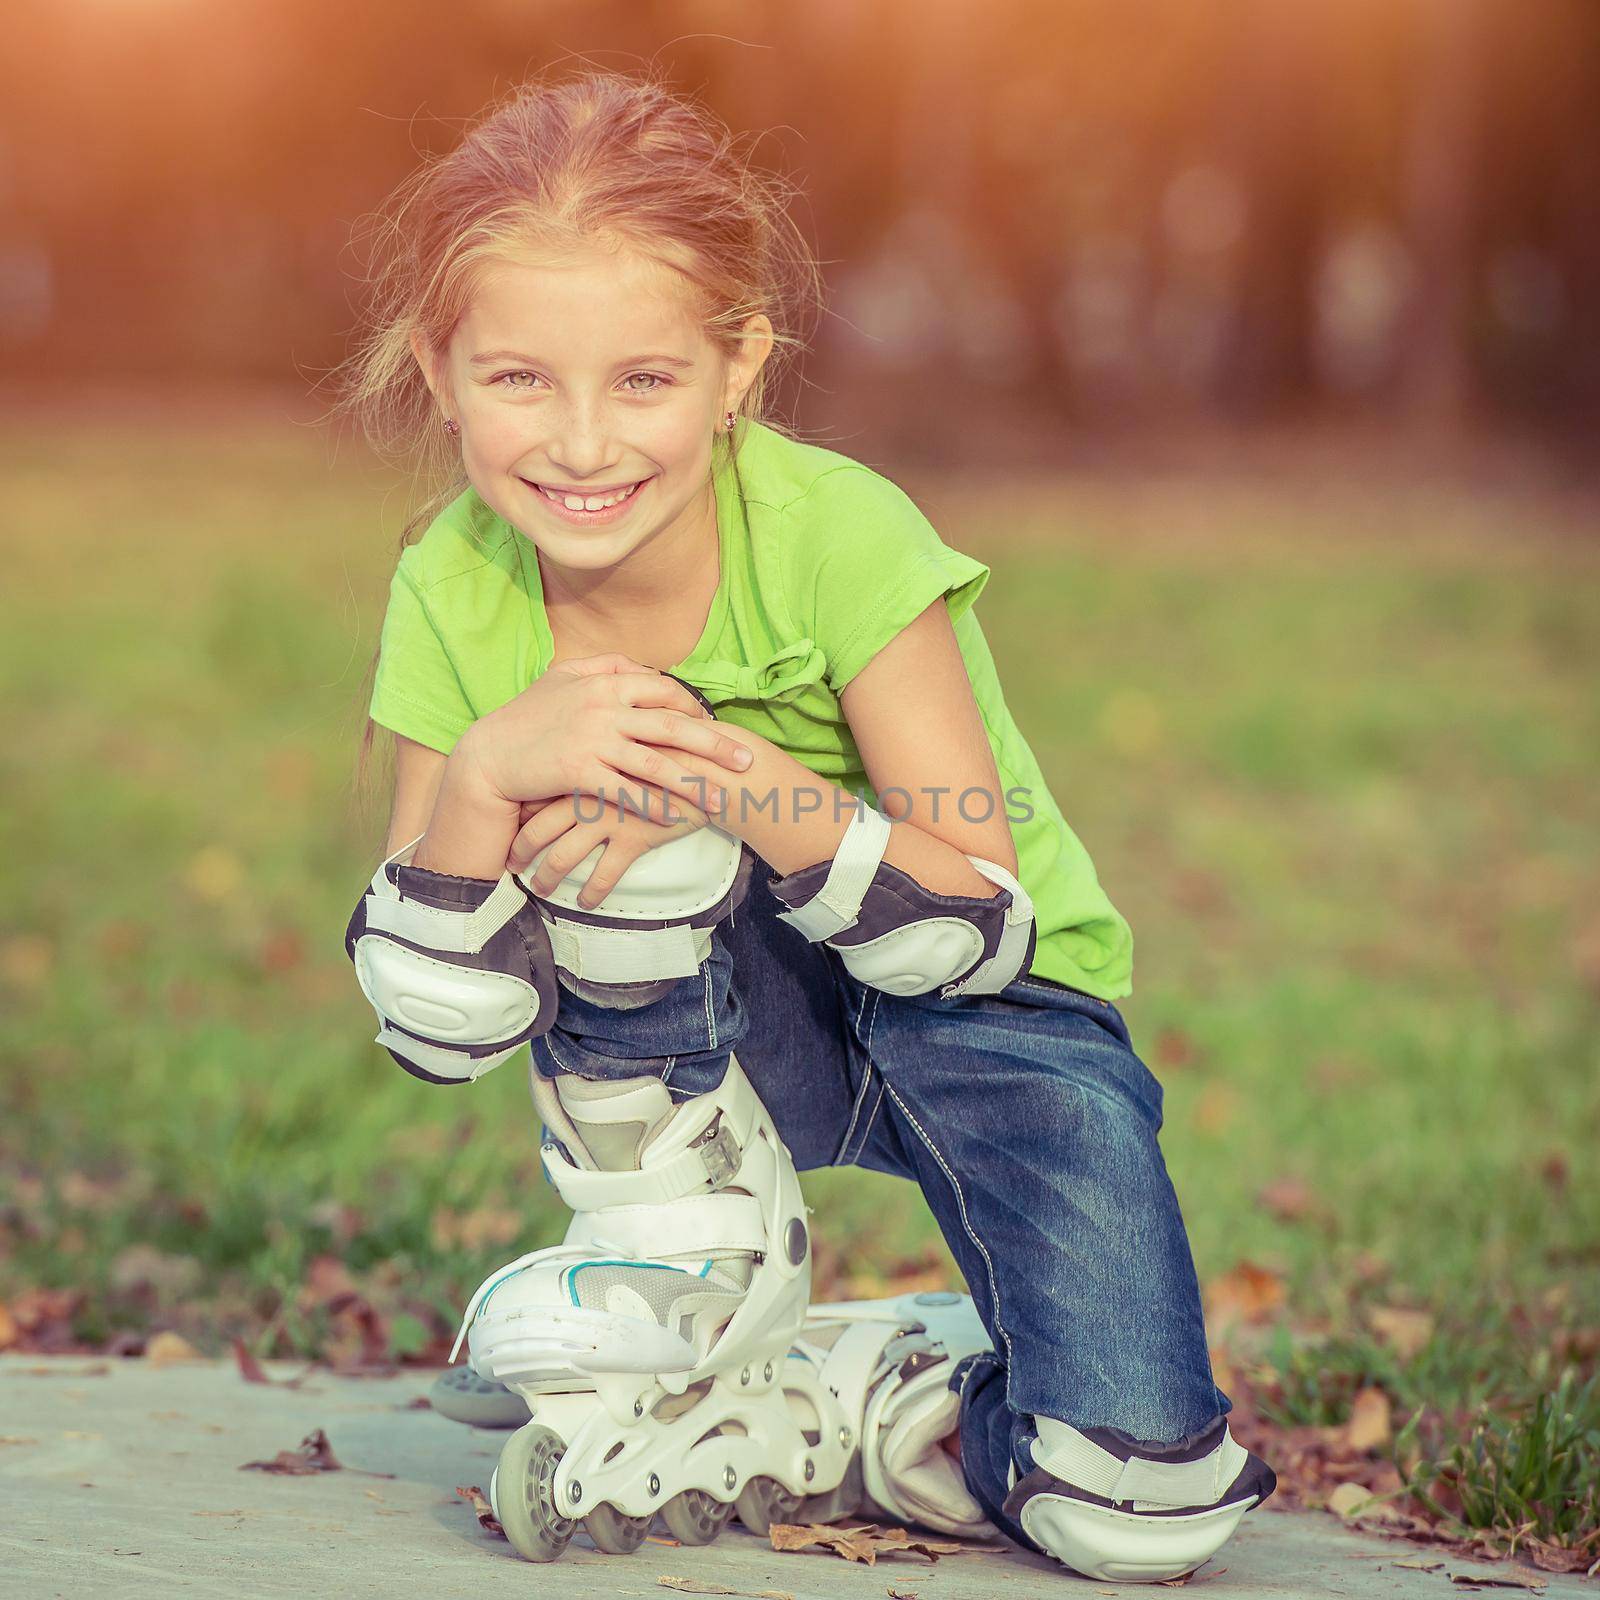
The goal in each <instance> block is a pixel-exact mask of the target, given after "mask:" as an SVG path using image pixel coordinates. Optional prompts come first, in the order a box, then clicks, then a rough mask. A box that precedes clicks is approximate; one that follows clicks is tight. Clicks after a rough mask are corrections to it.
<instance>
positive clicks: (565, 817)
mask: <svg viewBox="0 0 1600 1600" xmlns="http://www.w3.org/2000/svg"><path fill="white" fill-rule="evenodd" d="M598 807H599V802H598V801H596V800H594V799H593V797H592V796H591V797H588V798H586V799H585V801H584V804H583V807H582V810H583V815H584V817H585V818H586V819H588V820H584V821H580V820H579V818H578V809H579V807H578V803H577V801H576V800H575V799H574V798H573V797H572V796H571V795H562V796H561V797H560V798H559V799H556V800H551V801H548V802H546V803H544V804H542V805H541V804H538V803H532V804H525V805H524V806H523V808H522V812H523V826H522V829H521V831H520V832H519V833H518V834H517V837H516V838H515V839H514V840H513V841H512V844H511V849H510V851H509V852H508V854H507V856H506V866H507V867H508V868H510V869H511V871H513V872H521V871H522V869H523V868H524V867H526V866H527V865H528V863H529V862H531V861H532V860H533V859H534V857H535V856H537V855H538V854H539V852H540V851H541V850H544V849H545V848H546V846H549V851H548V853H547V854H546V856H545V858H544V860H543V861H541V862H540V863H539V870H538V872H537V873H535V874H534V876H533V877H531V878H529V879H528V880H527V883H528V887H529V888H530V889H532V890H533V892H534V893H535V894H539V895H548V894H549V893H550V891H551V890H552V889H554V888H555V886H556V885H557V884H558V883H560V882H561V880H562V879H563V878H565V877H566V876H567V874H568V873H569V872H571V871H572V869H573V868H574V867H576V866H577V865H578V864H579V863H580V862H581V861H582V860H583V859H584V858H585V857H586V856H587V855H589V854H590V852H591V851H593V850H594V849H595V847H596V846H597V845H600V844H606V846H607V848H606V852H605V854H604V855H603V856H601V857H600V860H599V861H598V862H597V863H596V864H595V866H594V868H593V869H592V870H591V871H590V873H589V876H588V878H587V880H586V881H585V883H584V886H583V888H582V890H581V891H580V892H579V894H578V904H579V905H580V906H582V907H583V908H584V910H586V911H592V910H593V909H594V908H595V907H596V906H597V905H599V904H600V903H601V901H603V900H604V899H605V897H606V896H607V895H608V894H610V893H611V891H612V890H613V889H614V888H616V886H617V880H618V879H619V878H621V876H622V875H623V873H625V872H626V871H627V870H628V868H629V867H631V866H632V865H633V864H634V862H635V861H637V860H638V859H639V857H640V856H642V855H643V854H644V853H645V852H646V851H647V850H654V849H656V848H658V847H659V846H661V845H664V844H667V843H668V842H670V841H671V840H673V839H678V838H681V837H682V836H683V835H684V834H688V833H693V832H694V831H695V830H696V829H697V828H703V827H704V826H705V825H706V815H705V813H704V812H703V811H700V810H698V809H697V808H696V807H694V806H690V805H685V804H684V803H683V802H682V801H674V802H673V809H674V810H675V811H676V812H677V814H678V818H679V820H678V821H676V822H673V823H658V822H651V821H648V820H647V819H645V818H643V817H639V816H635V815H633V814H632V813H628V814H626V815H624V814H623V812H622V810H621V808H620V807H618V806H616V805H613V804H612V803H611V802H610V801H609V800H608V801H606V802H605V815H604V816H602V817H596V816H595V815H594V813H595V811H596V810H597V809H598Z"/></svg>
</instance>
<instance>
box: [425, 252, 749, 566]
mask: <svg viewBox="0 0 1600 1600" xmlns="http://www.w3.org/2000/svg"><path fill="white" fill-rule="evenodd" d="M746 328H747V330H749V331H750V332H751V333H752V334H753V335H755V336H754V337H750V338H747V339H746V340H745V341H744V345H743V352H744V353H743V354H742V355H741V358H740V359H739V360H738V361H737V362H730V361H728V360H726V359H724V357H723V356H722V355H721V353H720V352H719V351H718V349H717V348H716V346H714V345H713V344H712V343H711V341H710V340H709V339H708V338H707V337H706V336H705V333H704V332H703V330H702V329H701V328H700V326H699V324H698V323H697V322H696V320H695V318H694V316H693V314H692V312H691V310H690V308H689V305H688V303H687V300H686V297H685V296H684V294H683V292H682V291H681V289H680V288H679V287H678V286H677V285H676V283H675V282H674V280H673V279H672V278H671V276H670V274H668V273H667V271H666V270H665V269H664V268H661V267H658V266H657V265H655V264H654V263H652V262H649V261H646V260H645V259H644V258H642V257H639V256H636V255H633V254H631V253H629V252H626V251H621V252H618V253H615V254H610V253H599V252H596V253H594V254H591V255H585V256H583V257H581V258H574V259H572V260H571V261H570V262H568V263H563V264H562V265H560V266H536V265H533V264H531V263H517V264H509V263H505V264H500V265H497V266H495V267H493V268H492V269H486V270H485V272H484V273H483V274H482V276H481V278H480V280H479V283H478V286H477V292H476V294H475V296H474V299H473V303H472V307H471V309H470V311H469V312H468V314H467V315H466V316H465V317H463V318H462V320H461V322H460V324H459V325H458V326H457V328H456V331H455V335H454V337H453V339H452V340H451V344H450V350H449V353H448V356H447V358H446V360H445V362H444V363H443V364H442V366H441V368H440V369H439V370H437V371H430V367H429V363H428V361H427V360H426V359H425V350H417V359H418V362H419V363H420V364H421V365H422V369H423V371H424V373H425V374H427V375H428V379H429V384H430V387H431V388H432V389H433V392H434V394H435V395H436V396H437V397H438V399H439V402H440V405H441V406H442V407H443V409H444V414H445V415H446V416H454V417H455V418H456V419H457V420H458V421H459V423H460V425H461V435H460V442H461V456H462V464H463V466H464V467H465V469H466V472H467V476H468V478H469V479H470V480H471V482H472V485H473V487H474V488H475V489H476V490H477V492H478V493H479V495H481V496H482V498H483V499H484V501H485V502H486V503H487V504H488V505H489V506H490V508H491V509H492V510H493V511H495V512H496V513H497V514H498V515H499V516H500V517H501V518H503V519H504V520H505V521H506V522H509V523H510V524H511V525H512V526H513V527H515V528H517V529H519V530H520V531H521V532H522V533H523V534H525V535H526V536H527V537H528V538H529V539H531V540H532V541H533V542H534V543H535V544H536V545H537V546H538V547H539V549H540V551H541V552H543V553H545V554H546V555H547V556H548V557H549V558H550V559H551V560H553V561H554V562H555V563H556V564H557V565H558V566H561V567H567V568H573V569H583V570H596V569H602V568H606V567H610V566H613V565H615V564H616V563H617V562H619V561H622V560H624V559H625V558H626V557H627V556H628V555H629V554H630V553H631V552H632V551H634V550H636V549H637V548H638V547H639V546H640V545H641V544H643V543H644V542H645V541H646V540H648V539H650V538H652V537H653V536H654V535H656V534H659V533H661V532H663V531H664V530H666V529H668V528H671V527H674V526H677V525H680V524H682V523H683V522H684V521H685V520H689V521H693V520H694V519H697V518H699V517H703V516H704V515H705V514H706V513H707V510H708V508H709V507H710V505H711V496H710V478H711V444H712V439H713V437H714V436H715V433H716V430H717V429H718V428H719V427H721V426H722V422H723V419H724V417H725V415H726V413H727V412H728V411H729V410H731V409H734V408H735V407H736V406H737V405H738V402H739V399H740V397H741V396H742V395H743V394H744V392H745V390H746V389H747V388H748V387H749V385H750V383H751V382H752V381H753V379H754V378H755V375H756V372H757V371H758V370H759V368H760V366H761V363H762V361H763V360H765V358H766V355H767V352H768V351H769V350H770V349H771V344H772V340H771V324H770V322H768V321H767V319H766V318H765V317H755V318H752V319H751V321H750V322H749V323H747V324H746ZM413 347H414V348H415V347H416V345H415V342H414V346H413ZM600 502H605V503H600ZM610 502H615V503H610ZM712 514H713V515H714V511H713V512H712Z"/></svg>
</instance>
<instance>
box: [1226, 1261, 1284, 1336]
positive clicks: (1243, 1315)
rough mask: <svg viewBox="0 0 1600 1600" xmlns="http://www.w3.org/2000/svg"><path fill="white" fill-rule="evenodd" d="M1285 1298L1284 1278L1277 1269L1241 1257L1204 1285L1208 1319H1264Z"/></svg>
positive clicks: (1278, 1307) (1278, 1308)
mask: <svg viewBox="0 0 1600 1600" xmlns="http://www.w3.org/2000/svg"><path fill="white" fill-rule="evenodd" d="M1287 1298H1288V1291H1287V1289H1286V1288H1285V1286H1284V1281H1283V1279H1282V1278H1281V1277H1279V1276H1278V1274H1277V1273H1276V1272H1272V1271H1270V1270H1269V1269H1268V1268H1266V1267H1262V1266H1258V1265H1257V1264H1256V1263H1255V1262H1253V1261H1241V1262H1240V1263H1239V1264H1238V1266H1236V1267H1235V1268H1234V1269H1233V1270H1232V1271H1231V1272H1224V1273H1223V1274H1222V1275H1221V1277H1218V1278H1213V1279H1212V1280H1211V1281H1210V1282H1209V1283H1208V1284H1207V1285H1206V1293H1205V1299H1206V1314H1207V1319H1208V1320H1210V1319H1211V1318H1212V1317H1215V1318H1216V1319H1217V1320H1218V1321H1227V1320H1230V1319H1231V1320H1233V1321H1235V1322H1265V1321H1266V1320H1267V1319H1268V1318H1269V1317H1271V1316H1272V1315H1273V1314H1274V1313H1276V1312H1277V1311H1279V1310H1281V1309H1282V1307H1283V1305H1284V1302H1285V1301H1286V1299H1287Z"/></svg>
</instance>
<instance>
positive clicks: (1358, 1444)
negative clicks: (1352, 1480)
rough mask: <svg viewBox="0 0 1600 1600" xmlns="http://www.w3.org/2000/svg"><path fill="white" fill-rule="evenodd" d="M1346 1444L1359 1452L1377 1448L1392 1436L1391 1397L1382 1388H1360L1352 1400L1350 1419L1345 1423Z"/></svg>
mask: <svg viewBox="0 0 1600 1600" xmlns="http://www.w3.org/2000/svg"><path fill="white" fill-rule="evenodd" d="M1344 1438H1345V1444H1346V1445H1347V1446H1348V1447H1349V1448H1350V1449H1352V1450H1354V1451H1357V1452H1358V1453H1365V1452H1366V1451H1368V1450H1376V1449H1377V1448H1378V1447H1379V1446H1380V1445H1384V1444H1387V1443H1388V1442H1389V1438H1390V1427H1389V1397H1388V1395H1386V1394H1385V1393H1384V1392H1383V1390H1382V1389H1379V1388H1375V1387H1372V1388H1366V1389H1361V1390H1358V1391H1357V1393H1356V1397H1355V1399H1354V1400H1352V1401H1351V1402H1350V1419H1349V1421H1348V1422H1346V1423H1345V1425H1344Z"/></svg>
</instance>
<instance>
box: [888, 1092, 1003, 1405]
mask: <svg viewBox="0 0 1600 1600" xmlns="http://www.w3.org/2000/svg"><path fill="white" fill-rule="evenodd" d="M884 1087H885V1088H887V1089H888V1091H889V1094H890V1097H891V1098H892V1099H893V1100H894V1103H895V1104H896V1105H897V1106H899V1108H900V1114H901V1115H902V1116H903V1117H904V1118H905V1119H906V1121H907V1122H909V1123H910V1124H911V1126H912V1127H913V1128H915V1129H916V1132H917V1137H918V1138H919V1139H921V1140H922V1142H923V1144H924V1145H925V1146H926V1147H927V1150H928V1153H929V1154H930V1155H931V1156H932V1157H933V1159H934V1160H935V1161H937V1162H938V1163H939V1169H940V1171H942V1172H943V1173H944V1175H945V1177H946V1178H947V1179H948V1180H949V1183H950V1187H951V1188H952V1189H953V1190H954V1191H955V1197H956V1209H957V1210H958V1211H959V1212H960V1213H961V1226H962V1228H963V1229H964V1230H965V1232H966V1235H967V1237H968V1238H969V1239H970V1240H971V1241H972V1242H973V1244H975V1245H976V1246H977V1247H978V1254H979V1255H981V1256H982V1257H983V1265H984V1270H985V1272H986V1273H987V1274H988V1277H989V1299H990V1301H991V1303H992V1304H993V1306H994V1325H995V1331H996V1332H997V1333H998V1334H999V1335H1000V1338H1001V1339H1002V1341H1003V1342H1004V1344H1005V1347H1006V1350H1005V1354H1006V1396H1007V1399H1008V1400H1009V1398H1010V1394H1011V1335H1010V1333H1009V1332H1007V1330H1006V1326H1005V1322H1004V1319H1003V1318H1002V1317H1001V1314H1000V1285H999V1283H998V1282H997V1281H996V1279H995V1275H994V1258H993V1257H992V1256H991V1255H990V1254H989V1247H988V1246H987V1245H986V1244H985V1243H984V1242H983V1240H982V1239H980V1238H979V1237H978V1233H977V1230H976V1229H975V1228H974V1227H973V1226H972V1219H971V1217H969V1216H968V1215H967V1197H966V1195H965V1193H964V1192H963V1191H962V1188H961V1182H960V1180H959V1179H958V1178H957V1177H956V1175H955V1172H954V1171H953V1170H952V1169H951V1166H950V1163H949V1162H948V1161H946V1160H945V1158H944V1156H943V1154H942V1153H941V1152H940V1150H939V1147H938V1146H937V1145H936V1144H935V1143H934V1142H933V1140H932V1139H930V1138H929V1137H928V1135H927V1132H926V1131H925V1130H924V1128H923V1126H922V1124H921V1123H920V1122H918V1121H917V1119H916V1116H915V1115H914V1114H913V1112H912V1111H911V1109H910V1107H909V1106H907V1105H906V1103H905V1101H904V1100H902V1099H901V1098H900V1096H899V1094H898V1093H897V1092H896V1090H895V1088H894V1086H893V1085H892V1084H891V1083H889V1081H888V1080H887V1079H885V1080H884Z"/></svg>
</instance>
